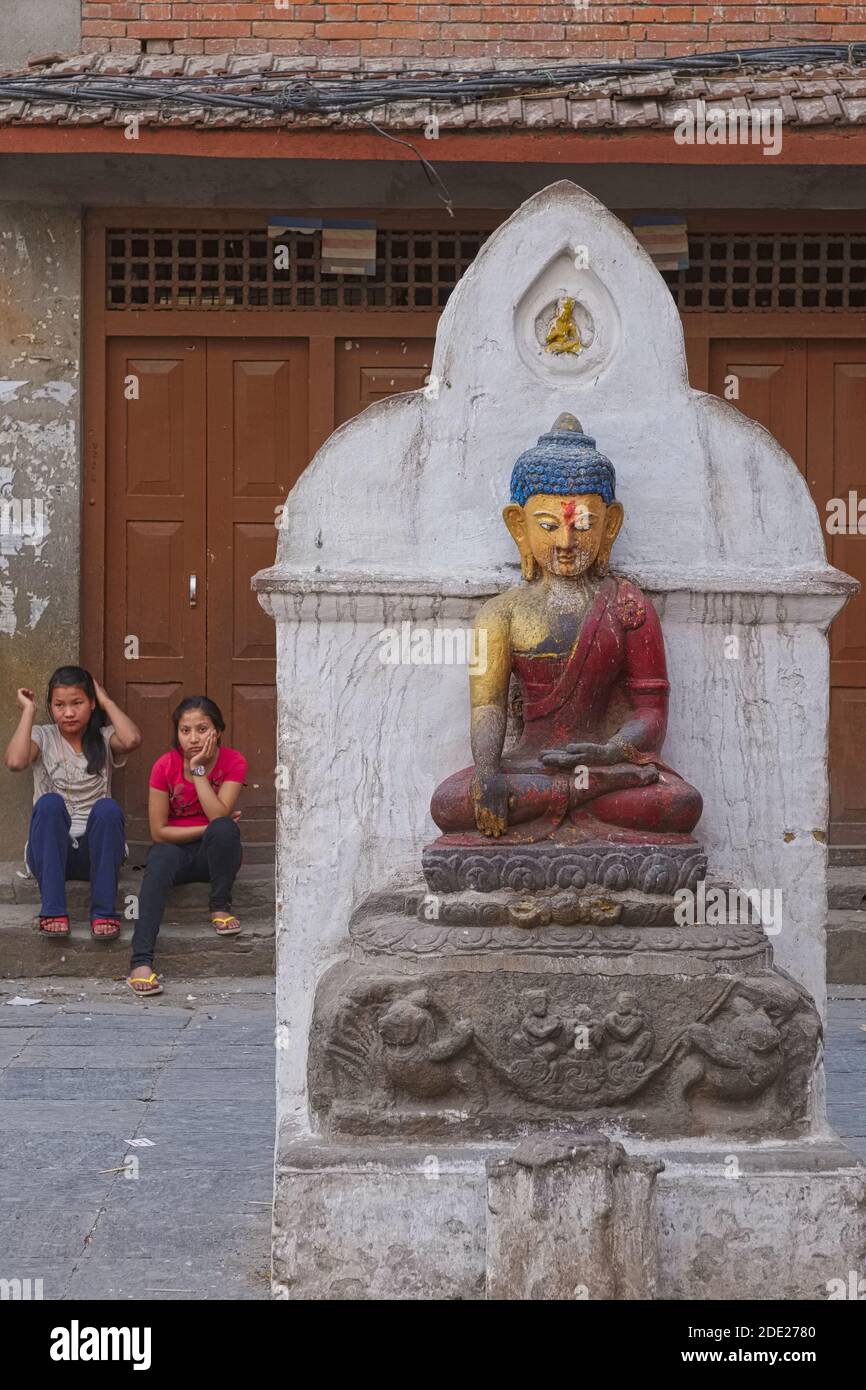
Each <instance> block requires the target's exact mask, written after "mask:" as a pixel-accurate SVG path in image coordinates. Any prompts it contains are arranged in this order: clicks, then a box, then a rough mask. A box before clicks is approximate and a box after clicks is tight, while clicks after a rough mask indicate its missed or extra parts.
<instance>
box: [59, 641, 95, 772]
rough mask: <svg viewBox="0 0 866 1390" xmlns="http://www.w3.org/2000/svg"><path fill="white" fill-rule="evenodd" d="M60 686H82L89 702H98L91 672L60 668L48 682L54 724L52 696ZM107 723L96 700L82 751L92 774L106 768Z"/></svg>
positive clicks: (78, 667)
mask: <svg viewBox="0 0 866 1390" xmlns="http://www.w3.org/2000/svg"><path fill="white" fill-rule="evenodd" d="M58 685H80V686H81V689H82V690H83V691H84V693H85V695H86V696H87V698H88V700H96V686H95V685H94V684H93V677H92V676H91V674H90V672H89V671H85V669H84V667H83V666H58V668H57V670H56V671H55V672H54V675H53V676H52V677H51V679H50V681H49V682H48V697H47V699H48V714H49V716H50V718H51V720H52V722H53V720H54V715H53V714H52V713H51V696H52V695H53V693H54V688H55V686H58ZM105 723H106V718H105V710H103V709H102V708H101V707H100V704H99V701H98V700H96V703H95V705H94V706H93V710H92V712H91V715H90V722H89V723H88V725H87V728H86V729H85V730H84V734H83V736H82V739H81V751H82V752H83V753H84V755H85V757H86V758H87V771H88V772H91V773H93V772H102V770H103V768H104V767H105V762H106V758H107V753H106V748H105V739H104V738H103V737H102V730H103V729H104V727H105Z"/></svg>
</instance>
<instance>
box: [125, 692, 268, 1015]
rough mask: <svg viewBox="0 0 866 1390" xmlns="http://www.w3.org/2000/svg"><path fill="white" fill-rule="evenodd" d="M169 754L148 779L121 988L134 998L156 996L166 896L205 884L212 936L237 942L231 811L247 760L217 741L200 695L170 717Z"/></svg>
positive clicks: (213, 711)
mask: <svg viewBox="0 0 866 1390" xmlns="http://www.w3.org/2000/svg"><path fill="white" fill-rule="evenodd" d="M171 720H172V724H173V725H174V741H173V743H174V746H173V747H172V748H171V750H170V751H169V752H168V753H163V755H162V757H161V758H157V760H156V762H155V763H154V765H153V768H152V770H151V774H150V799H149V801H148V816H149V819H150V833H151V835H152V837H153V840H154V844H153V845H152V847H151V849H150V852H149V854H148V856H147V867H146V868H145V871H144V880H143V882H142V885H141V895H140V898H139V904H138V922H137V923H136V927H135V933H134V935H133V938H132V967H131V970H130V973H129V977H128V979H127V984H128V985H129V987H130V989H131V990H133V992H134V993H135V994H161V993H162V985H161V984H160V982H159V979H158V978H157V976H156V975H155V974H154V972H153V952H154V947H155V945H156V938H157V935H158V933H159V928H160V923H161V922H162V915H163V912H164V911H165V903H166V899H167V897H168V892H169V889H170V888H172V887H173V886H174V884H176V883H209V884H210V902H209V908H210V914H211V921H212V922H213V925H214V927H215V929H216V932H217V935H218V936H237V934H238V932H239V931H240V929H241V924H240V922H239V921H238V919H237V917H235V916H233V915H232V910H231V905H232V896H231V895H232V885H233V884H234V881H235V878H236V876H237V872H238V869H239V868H240V865H241V857H242V853H241V836H240V830H239V829H238V820H239V819H240V814H241V813H240V811H236V810H235V806H236V805H237V800H238V797H239V796H240V793H241V787H242V786H243V784H244V780H245V778H246V775H247V760H246V758H244V757H243V755H242V754H241V753H238V752H237V751H236V749H234V748H223V746H222V744H221V742H220V739H221V736H222V733H223V730H224V729H225V720H224V719H223V717H222V714H221V712H220V709H219V706H218V705H215V704H214V702H213V700H209V699H208V698H207V696H206V695H190V696H189V697H188V698H187V699H186V700H182V701H181V702H180V704H179V705H178V707H177V709H176V710H175V711H174V713H173V714H172V716H171Z"/></svg>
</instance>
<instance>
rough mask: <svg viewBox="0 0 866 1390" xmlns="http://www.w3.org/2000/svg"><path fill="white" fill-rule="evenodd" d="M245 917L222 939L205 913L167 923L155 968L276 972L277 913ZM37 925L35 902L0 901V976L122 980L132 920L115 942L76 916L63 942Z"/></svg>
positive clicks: (195, 974)
mask: <svg viewBox="0 0 866 1390" xmlns="http://www.w3.org/2000/svg"><path fill="white" fill-rule="evenodd" d="M238 915H239V916H241V914H240V913H239V914H238ZM241 921H242V923H243V928H244V929H243V932H242V933H241V935H240V936H229V937H224V938H220V937H218V936H217V935H216V933H215V931H214V929H213V927H212V926H211V925H210V923H209V921H208V920H207V918H206V917H202V916H199V917H198V919H197V920H196V921H195V922H178V921H170V920H167V921H165V922H163V924H162V927H161V928H160V933H159V939H158V941H157V951H156V968H157V970H158V971H164V972H165V973H166V975H174V976H177V975H182V976H184V977H185V978H188V979H200V978H203V977H206V976H209V975H219V976H224V975H243V976H246V975H271V974H273V969H274V918H273V915H270V916H265V915H264V914H260V915H259V916H252V917H241ZM37 927H38V917H37V914H36V912H35V910H34V908H33V907H32V905H30V904H27V903H3V904H0V978H3V979H13V980H14V979H27V978H29V977H31V976H32V977H39V978H43V977H45V976H49V975H59V976H79V977H80V976H86V977H88V978H98V979H120V978H123V977H124V976H125V975H126V974H127V972H128V969H129V946H130V942H131V940H132V928H133V924H132V922H123V923H122V924H121V929H120V936H119V937H118V939H117V940H116V941H94V940H93V939H92V937H91V936H90V928H89V925H88V923H87V922H86V921H82V920H81V919H80V917H77V916H75V917H73V920H72V932H71V935H69V936H67V937H66V938H65V940H63V941H49V940H47V939H46V938H45V937H44V936H40V935H39V932H38V930H37Z"/></svg>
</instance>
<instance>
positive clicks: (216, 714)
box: [171, 695, 226, 753]
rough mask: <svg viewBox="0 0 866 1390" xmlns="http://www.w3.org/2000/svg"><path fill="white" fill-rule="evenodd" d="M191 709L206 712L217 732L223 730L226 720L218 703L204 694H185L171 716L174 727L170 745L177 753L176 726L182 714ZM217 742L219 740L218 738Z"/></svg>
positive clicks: (178, 743)
mask: <svg viewBox="0 0 866 1390" xmlns="http://www.w3.org/2000/svg"><path fill="white" fill-rule="evenodd" d="M192 709H200V710H201V712H202V714H206V715H207V717H208V719H209V720H210V721H211V723H212V724H213V726H214V728H215V729H216V731H217V733H218V734H222V733H224V731H225V727H226V721H225V720H224V719H223V715H222V710H221V709H220V707H219V705H217V704H215V703H214V701H213V700H209V699H208V697H207V696H206V695H187V697H186V699H185V700H181V702H180V704H179V705H178V707H177V709H176V710H175V711H174V713H173V714H172V716H171V722H172V726H173V728H174V737H173V739H172V746H173V747H174V748H176V749H177V751H178V753H179V752H180V739H179V738H178V736H177V726H178V724H179V723H180V721H181V719H182V718H183V716H184V715H185V714H189V711H190V710H192ZM217 742H219V739H218V740H217Z"/></svg>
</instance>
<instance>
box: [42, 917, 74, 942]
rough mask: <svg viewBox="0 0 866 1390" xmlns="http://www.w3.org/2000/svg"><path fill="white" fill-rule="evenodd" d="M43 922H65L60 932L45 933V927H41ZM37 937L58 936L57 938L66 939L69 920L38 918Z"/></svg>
mask: <svg viewBox="0 0 866 1390" xmlns="http://www.w3.org/2000/svg"><path fill="white" fill-rule="evenodd" d="M44 922H65V923H66V926H65V927H63V928H61V930H60V931H46V930H45V927H44V926H43V923H44ZM39 935H40V936H52V937H53V936H59V937H61V938H64V937H67V936H68V935H69V918H68V917H40V918H39Z"/></svg>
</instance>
